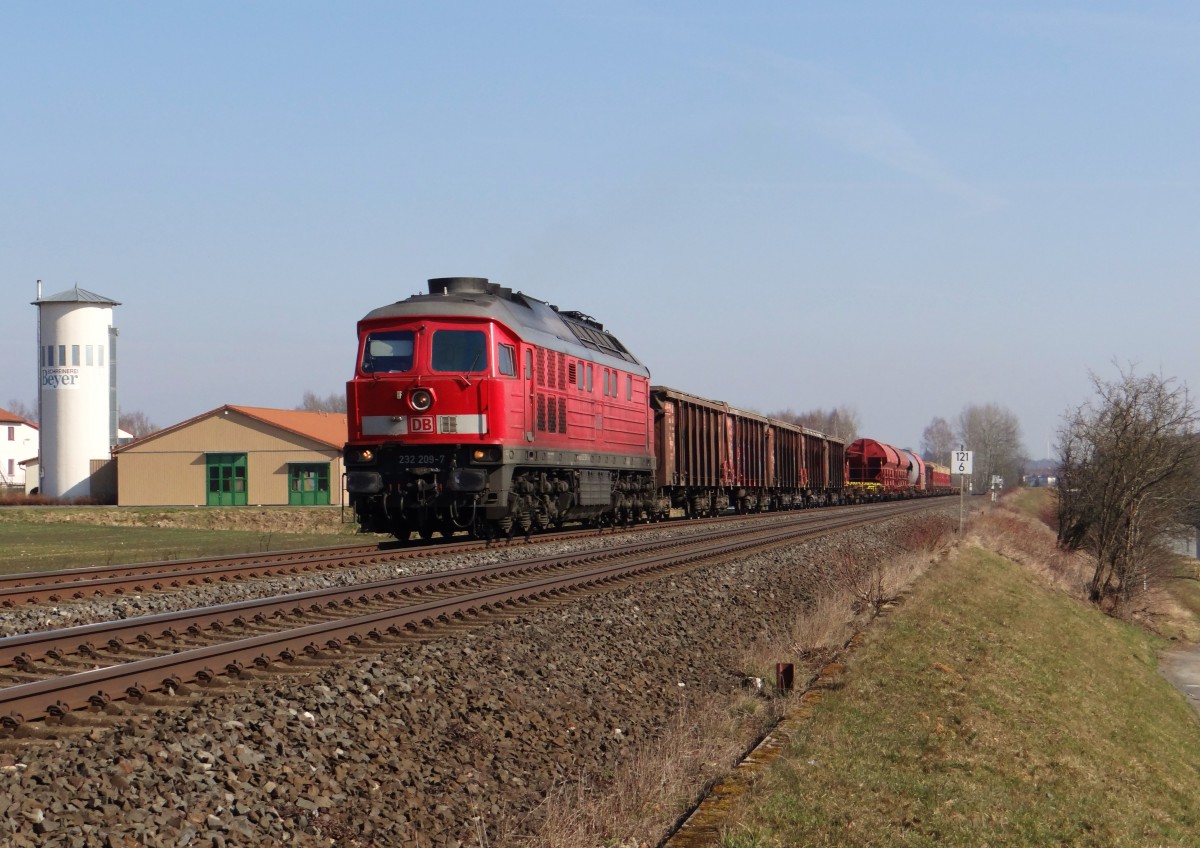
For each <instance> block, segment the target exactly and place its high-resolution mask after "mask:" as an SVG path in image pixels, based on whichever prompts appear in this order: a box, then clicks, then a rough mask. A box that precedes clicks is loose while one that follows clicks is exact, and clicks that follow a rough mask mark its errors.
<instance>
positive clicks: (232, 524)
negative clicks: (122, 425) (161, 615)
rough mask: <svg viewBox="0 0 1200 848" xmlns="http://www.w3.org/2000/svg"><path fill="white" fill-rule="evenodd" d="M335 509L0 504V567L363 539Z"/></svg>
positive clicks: (95, 562) (179, 555) (12, 568)
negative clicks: (67, 506)
mask: <svg viewBox="0 0 1200 848" xmlns="http://www.w3.org/2000/svg"><path fill="white" fill-rule="evenodd" d="M380 538H382V537H376V536H371V535H366V536H360V535H356V534H355V527H354V525H353V524H348V523H345V521H344V516H343V515H342V514H341V512H340V510H331V509H326V510H299V509H262V508H257V509H256V508H246V509H205V508H201V509H188V508H178V509H149V508H147V509H140V508H114V507H79V508H61V507H14V508H4V509H0V572H5V573H12V572H21V571H47V570H51V569H59V568H76V567H84V566H94V565H115V564H121V563H130V562H148V561H159V560H177V559H190V558H195V557H204V556H217V555H222V554H240V553H255V552H261V551H267V550H283V549H292V548H309V547H325V546H330V545H338V544H344V543H347V542H349V543H364V544H365V543H369V542H373V541H378V540H379V539H380Z"/></svg>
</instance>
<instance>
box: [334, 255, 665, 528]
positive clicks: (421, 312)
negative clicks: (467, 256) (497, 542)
mask: <svg viewBox="0 0 1200 848" xmlns="http://www.w3.org/2000/svg"><path fill="white" fill-rule="evenodd" d="M358 335H359V350H358V352H359V356H358V366H357V368H356V371H355V375H354V378H353V379H352V380H351V381H350V382H349V383H348V384H347V387H346V388H347V404H346V407H347V413H348V416H347V417H348V420H349V429H350V433H349V437H350V438H349V443H348V444H347V446H346V452H345V459H346V488H347V491H348V493H349V496H350V501H351V503H352V504H353V506H354V509H355V513H356V515H357V518H358V521H359V523H360V525H361V526H362V527H363V529H365V530H370V531H375V532H386V533H394V534H395V535H396V536H398V537H400V538H402V539H403V538H408V534H409V533H410V532H412V531H416V532H418V533H420V534H421V535H422V536H423V537H425V538H428V537H429V536H431V535H432V534H433V533H434V532H435V531H441V532H443V533H444V534H447V535H448V534H449V533H451V532H454V531H455V530H475V531H478V530H482V529H488V530H491V529H499V530H500V531H501V532H505V533H509V532H511V531H512V530H513V529H514V528H517V527H519V528H520V529H522V530H524V531H528V530H529V529H530V528H531V527H535V526H541V527H547V526H557V525H560V524H561V523H562V522H563V521H565V520H567V519H572V520H575V519H584V520H587V519H592V520H599V519H601V518H603V517H606V516H611V517H612V518H614V519H615V520H628V519H629V518H631V517H633V516H634V515H635V514H636V515H643V514H651V515H653V514H655V513H656V503H655V492H654V480H653V474H654V454H653V449H652V440H651V426H652V422H653V416H652V413H651V412H650V403H649V394H650V385H649V383H650V372H649V371H648V370H647V369H646V367H645V366H644V365H642V364H641V363H640V362H638V360H637V358H636V357H635V356H634V355H633V354H631V353H630V352H629V351H628V350H627V349H626V348H625V346H624V345H622V344H621V343H620V341H618V340H617V339H616V337H614V336H613V335H612V334H611V333H609V332H607V331H605V329H604V327H603V325H601V324H600V323H599V322H597V321H595V320H594V319H592V318H589V317H588V316H586V315H583V314H582V313H579V312H562V311H559V310H558V309H556V308H555V307H553V306H550V305H548V304H546V303H543V302H542V301H540V300H537V299H535V298H532V297H529V296H528V295H525V294H521V293H520V292H513V291H512V290H511V289H507V288H502V287H501V286H498V285H495V284H494V283H489V282H488V281H487V280H486V279H482V278H478V277H450V278H443V279H435V280H430V281H429V294H427V295H415V296H413V297H410V298H408V299H407V300H402V301H400V302H398V303H394V304H392V305H390V306H384V307H381V308H380V309H376V310H374V311H373V312H371V313H369V314H368V315H367V316H366V317H365V318H363V319H362V320H361V321H360V322H359V324H358Z"/></svg>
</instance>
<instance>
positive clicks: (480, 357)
mask: <svg viewBox="0 0 1200 848" xmlns="http://www.w3.org/2000/svg"><path fill="white" fill-rule="evenodd" d="M431 365H432V368H433V370H434V371H462V372H466V373H475V372H477V371H486V370H487V367H488V359H487V337H486V336H485V335H484V334H483V331H482V330H438V331H437V332H435V333H434V334H433V360H432V363H431Z"/></svg>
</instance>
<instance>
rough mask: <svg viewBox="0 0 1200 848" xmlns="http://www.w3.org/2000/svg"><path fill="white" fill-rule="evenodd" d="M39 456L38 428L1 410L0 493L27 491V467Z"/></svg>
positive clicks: (5, 410) (19, 417) (17, 416)
mask: <svg viewBox="0 0 1200 848" xmlns="http://www.w3.org/2000/svg"><path fill="white" fill-rule="evenodd" d="M37 455H38V427H37V425H36V424H34V423H32V422H30V421H26V420H25V419H24V418H22V417H21V416H19V415H14V414H13V413H11V412H9V411H8V410H7V409H0V491H3V490H5V489H13V488H19V489H21V490H24V489H25V466H23V465H22V464H21V463H23V462H25V461H26V460H30V459H34V458H36V457H37Z"/></svg>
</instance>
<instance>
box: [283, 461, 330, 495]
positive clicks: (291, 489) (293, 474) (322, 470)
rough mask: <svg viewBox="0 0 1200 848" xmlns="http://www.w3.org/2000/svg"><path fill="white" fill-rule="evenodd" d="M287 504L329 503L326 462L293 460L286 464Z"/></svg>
mask: <svg viewBox="0 0 1200 848" xmlns="http://www.w3.org/2000/svg"><path fill="white" fill-rule="evenodd" d="M288 504H289V505H291V506H328V505H329V463H328V462H293V463H291V464H289V465H288Z"/></svg>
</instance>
